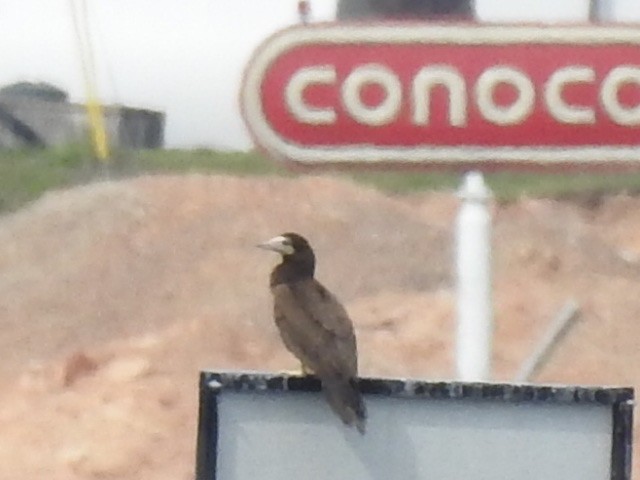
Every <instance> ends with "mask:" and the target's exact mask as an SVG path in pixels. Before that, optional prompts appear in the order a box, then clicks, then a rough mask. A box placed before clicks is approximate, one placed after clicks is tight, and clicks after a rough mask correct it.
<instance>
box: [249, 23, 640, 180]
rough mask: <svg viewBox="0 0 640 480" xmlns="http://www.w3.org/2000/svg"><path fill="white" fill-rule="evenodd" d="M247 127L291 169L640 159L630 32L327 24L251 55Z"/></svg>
mask: <svg viewBox="0 0 640 480" xmlns="http://www.w3.org/2000/svg"><path fill="white" fill-rule="evenodd" d="M241 104H242V110H243V115H244V118H245V122H246V123H247V125H248V127H249V129H250V131H251V133H252V135H253V136H254V139H255V141H256V143H257V144H258V145H259V146H261V147H262V148H263V149H265V150H266V151H267V152H268V153H269V154H271V155H273V156H276V157H278V158H282V159H287V160H290V161H294V162H297V163H301V164H307V165H315V164H331V165H340V164H343V165H344V164H346V165H353V164H367V165H374V164H383V165H389V164H396V165H397V164H400V165H402V164H413V165H422V166H428V165H439V166H443V165H450V166H455V167H461V166H462V167H464V166H469V165H473V166H475V167H480V168H493V167H496V166H500V167H505V166H507V167H508V166H514V167H523V166H525V167H526V166H534V167H550V166H560V165H562V166H571V165H578V166H581V167H586V166H598V167H603V166H604V167H606V166H616V165H629V164H634V163H636V162H639V161H640V29H639V28H631V27H592V26H573V27H536V26H498V25H491V26H488V25H443V24H372V25H368V24H366V25H349V24H347V25H340V24H327V25H319V26H307V27H300V28H292V29H288V30H284V31H282V32H280V33H278V34H276V35H274V36H273V37H271V38H270V39H268V40H267V41H266V42H265V43H264V44H263V45H262V46H261V47H260V48H259V49H258V51H257V52H256V53H255V55H254V57H253V58H252V59H251V61H250V62H249V65H248V66H247V69H246V72H245V78H244V84H243V87H242V92H241Z"/></svg>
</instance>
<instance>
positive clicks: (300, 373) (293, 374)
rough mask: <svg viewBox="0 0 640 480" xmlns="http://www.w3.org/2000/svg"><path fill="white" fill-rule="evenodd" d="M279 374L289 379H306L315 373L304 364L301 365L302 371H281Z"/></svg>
mask: <svg viewBox="0 0 640 480" xmlns="http://www.w3.org/2000/svg"><path fill="white" fill-rule="evenodd" d="M278 373H279V374H280V375H285V376H287V377H306V376H307V375H313V371H312V370H311V369H309V368H307V367H305V366H304V365H302V364H300V369H298V370H280V371H279V372H278Z"/></svg>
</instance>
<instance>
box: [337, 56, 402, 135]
mask: <svg viewBox="0 0 640 480" xmlns="http://www.w3.org/2000/svg"><path fill="white" fill-rule="evenodd" d="M367 84H376V85H379V86H380V87H381V88H382V89H383V90H384V92H385V98H384V100H382V102H380V104H379V105H375V106H368V105H365V104H364V103H362V98H361V97H360V92H361V91H362V88H363V87H364V86H365V85H367ZM342 103H343V104H344V107H345V108H346V110H347V112H348V113H349V115H351V117H352V118H353V119H354V120H357V121H358V122H360V123H363V124H365V125H371V126H380V125H386V124H388V123H391V122H392V121H394V120H395V119H396V117H397V116H398V113H399V112H400V107H401V105H402V84H401V83H400V79H399V78H398V77H397V75H396V74H395V73H393V71H391V70H390V69H388V68H386V67H384V66H382V65H378V64H369V65H363V66H362V67H358V68H356V69H355V70H353V71H352V72H351V73H350V74H349V76H348V77H347V78H346V79H345V81H344V83H343V85H342Z"/></svg>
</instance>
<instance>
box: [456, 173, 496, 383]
mask: <svg viewBox="0 0 640 480" xmlns="http://www.w3.org/2000/svg"><path fill="white" fill-rule="evenodd" d="M458 195H459V197H460V198H461V199H462V205H461V207H460V211H459V213H458V218H457V221H456V274H457V275H456V280H457V289H458V292H457V315H458V331H457V341H456V366H457V371H458V378H459V379H460V380H462V381H486V380H489V379H490V378H491V343H492V334H493V308H492V305H491V214H490V213H489V207H488V203H489V200H490V198H491V192H490V190H489V188H488V187H487V185H486V184H485V183H484V178H483V176H482V173H480V172H471V173H468V174H466V175H465V177H464V181H463V184H462V187H461V188H460V190H459V193H458Z"/></svg>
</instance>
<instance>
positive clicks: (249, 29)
mask: <svg viewBox="0 0 640 480" xmlns="http://www.w3.org/2000/svg"><path fill="white" fill-rule="evenodd" d="M70 1H71V0H0V32H1V36H0V86H1V85H6V84H7V83H11V82H14V81H19V80H32V81H46V82H50V83H53V84H55V85H58V86H59V87H61V88H64V89H65V90H67V91H68V92H69V94H70V95H71V98H72V100H77V101H83V100H84V88H83V82H82V76H81V70H80V63H79V61H78V58H79V57H78V48H77V45H76V43H75V37H74V34H73V27H72V25H73V24H72V21H71V18H72V17H71V9H70ZM87 4H88V8H89V18H90V24H91V29H92V36H93V42H94V48H95V55H96V63H97V77H98V89H99V94H100V97H101V98H102V100H103V101H105V102H107V103H111V102H117V103H126V104H130V105H133V106H141V107H148V108H157V109H162V110H165V111H166V113H167V126H166V127H167V129H166V137H165V138H166V143H167V146H170V147H197V146H209V147H218V148H221V147H222V148H246V147H248V146H250V141H249V138H248V136H247V133H246V130H245V128H244V125H243V123H242V120H241V118H240V114H239V112H238V87H239V85H240V78H241V75H242V69H243V67H244V65H245V63H246V61H247V60H248V58H249V56H250V54H251V52H252V51H253V49H254V48H255V47H256V46H257V45H258V44H259V43H260V42H261V41H262V40H263V39H265V38H266V37H267V36H268V35H269V34H271V33H273V32H275V31H276V30H278V29H280V28H282V27H284V26H286V25H289V24H291V23H295V22H296V21H297V12H296V6H297V0H87ZM335 4H336V0H311V6H312V11H313V19H314V20H331V19H333V16H334V14H335V8H336V7H335ZM587 5H588V0H476V8H477V11H478V15H479V16H480V18H481V19H482V20H486V21H543V22H547V21H564V22H566V21H584V20H586V18H587V10H588V7H587ZM607 8H608V9H609V16H610V17H611V18H612V19H616V20H626V21H640V0H608V1H607Z"/></svg>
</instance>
